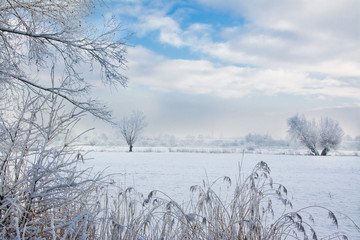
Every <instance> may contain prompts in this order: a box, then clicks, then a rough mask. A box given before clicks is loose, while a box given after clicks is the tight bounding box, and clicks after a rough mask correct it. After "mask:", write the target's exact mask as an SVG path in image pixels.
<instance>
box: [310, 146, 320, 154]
mask: <svg viewBox="0 0 360 240" xmlns="http://www.w3.org/2000/svg"><path fill="white" fill-rule="evenodd" d="M310 151H311V152H312V153H313V154H314V155H315V156H319V152H318V150H316V148H313V147H310Z"/></svg>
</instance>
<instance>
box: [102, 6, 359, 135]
mask: <svg viewBox="0 0 360 240" xmlns="http://www.w3.org/2000/svg"><path fill="white" fill-rule="evenodd" d="M108 5H109V8H107V9H105V11H106V14H105V15H106V16H110V15H114V16H115V17H117V18H118V19H119V20H120V21H121V22H122V24H123V26H124V28H125V29H126V31H129V32H132V33H133V35H132V37H131V38H130V39H129V41H128V44H129V45H132V46H133V47H129V49H128V55H127V60H128V63H127V66H128V70H127V71H126V72H125V74H126V75H127V76H128V77H129V84H128V87H127V88H126V89H119V90H118V91H116V92H115V91H114V92H112V94H111V95H108V94H104V96H103V97H104V98H105V100H106V101H108V102H109V105H110V107H111V108H112V109H113V111H114V116H115V117H118V118H121V116H122V115H125V114H128V113H130V112H131V110H134V109H137V110H141V111H143V112H144V113H145V114H146V116H147V119H148V122H149V126H148V128H147V129H146V132H145V134H146V135H158V134H171V135H178V136H187V135H194V136H197V135H199V134H202V135H207V136H214V137H219V136H223V137H235V136H244V135H246V134H247V133H269V134H271V135H272V136H273V137H275V138H283V137H285V136H286V129H287V127H286V119H287V118H289V117H291V116H293V115H294V114H296V113H300V114H305V115H306V116H307V117H308V118H320V117H322V116H329V117H331V118H334V119H337V120H338V121H339V122H340V124H341V126H342V127H343V129H344V130H345V132H346V134H349V135H351V136H357V135H360V48H359V43H360V32H359V31H360V17H359V14H358V13H359V12H360V1H357V0H333V1H325V0H316V1H307V0H304V1H302V0H299V1H288V0H273V1H269V0H254V1H247V0H197V1H176V0H174V1H171V0H170V1H165V0H164V1H161V0H159V1H157V0H155V1H135V0H133V1H131V0H127V1H124V0H121V1H120V0H119V1H112V2H111V3H109V4H108Z"/></svg>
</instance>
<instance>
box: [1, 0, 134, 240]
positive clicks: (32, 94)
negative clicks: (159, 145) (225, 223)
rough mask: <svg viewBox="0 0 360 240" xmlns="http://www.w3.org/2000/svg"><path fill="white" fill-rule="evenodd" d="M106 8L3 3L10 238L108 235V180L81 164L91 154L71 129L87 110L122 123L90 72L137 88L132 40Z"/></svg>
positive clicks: (41, 1) (68, 2)
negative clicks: (103, 193) (127, 70)
mask: <svg viewBox="0 0 360 240" xmlns="http://www.w3.org/2000/svg"><path fill="white" fill-rule="evenodd" d="M101 4H103V2H102V1H96V0H1V1H0V100H1V101H0V170H1V171H0V225H1V231H0V238H1V239H85V238H91V239H99V238H100V236H102V237H103V238H105V236H106V232H101V230H100V229H110V227H109V228H102V227H101V223H103V221H102V222H98V221H97V220H96V219H97V216H98V215H99V214H100V213H99V211H101V209H103V208H102V207H101V206H100V205H99V204H101V200H99V198H98V197H99V194H95V191H96V190H97V189H100V188H99V186H100V187H102V186H103V185H104V182H103V181H102V178H101V177H100V176H93V177H90V173H89V172H88V171H86V170H78V169H77V168H76V165H77V164H78V162H79V161H80V162H81V160H83V155H82V154H81V153H80V152H78V150H77V149H76V148H74V146H73V144H74V143H75V142H76V139H77V137H76V135H73V134H72V133H71V131H72V129H74V127H75V126H76V123H77V122H78V121H80V120H81V118H82V116H83V115H84V114H86V113H91V114H92V115H94V116H96V117H98V118H100V119H103V120H105V121H109V122H111V121H112V120H111V117H110V111H109V110H108V109H107V108H104V106H103V104H101V103H100V102H98V101H96V100H94V99H93V98H92V97H91V87H92V83H93V82H94V81H89V79H87V78H86V77H87V76H88V74H98V75H99V79H101V81H102V83H104V84H105V85H110V86H113V85H120V86H125V85H126V82H127V78H126V77H125V76H124V75H123V73H122V72H123V69H124V67H125V65H124V63H125V54H126V44H125V41H124V37H125V36H124V35H123V31H122V30H121V27H120V25H119V24H118V23H117V22H116V21H115V20H114V19H109V20H106V19H104V20H101V19H100V18H99V17H98V16H94V14H95V13H96V10H95V9H97V7H99V6H101ZM95 17H96V25H95V24H93V22H95V21H94V18H95ZM83 72H90V73H87V75H83V74H82V73H83ZM100 215H101V217H102V218H104V217H106V214H100ZM74 229H76V231H74ZM104 231H105V230H104Z"/></svg>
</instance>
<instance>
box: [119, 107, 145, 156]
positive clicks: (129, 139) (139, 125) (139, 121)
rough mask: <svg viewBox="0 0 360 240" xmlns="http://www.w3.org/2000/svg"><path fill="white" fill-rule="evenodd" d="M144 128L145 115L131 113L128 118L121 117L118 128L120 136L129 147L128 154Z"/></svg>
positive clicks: (137, 112) (135, 112)
mask: <svg viewBox="0 0 360 240" xmlns="http://www.w3.org/2000/svg"><path fill="white" fill-rule="evenodd" d="M146 126H147V123H146V119H145V115H144V113H143V112H141V111H133V112H132V113H131V115H130V116H128V117H123V119H122V121H121V122H120V124H119V127H120V132H121V135H122V136H123V137H124V139H125V141H126V143H127V144H128V145H129V152H132V150H133V146H134V144H135V142H136V141H137V140H138V138H139V136H140V134H141V133H142V131H143V130H144V128H145V127H146Z"/></svg>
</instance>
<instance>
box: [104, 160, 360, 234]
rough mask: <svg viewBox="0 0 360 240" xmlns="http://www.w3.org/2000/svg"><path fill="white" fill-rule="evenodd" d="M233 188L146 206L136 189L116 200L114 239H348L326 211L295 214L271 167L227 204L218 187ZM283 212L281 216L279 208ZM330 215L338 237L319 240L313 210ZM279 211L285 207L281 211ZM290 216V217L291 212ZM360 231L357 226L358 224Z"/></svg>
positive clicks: (205, 189) (152, 199) (157, 197)
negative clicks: (185, 199) (276, 211)
mask: <svg viewBox="0 0 360 240" xmlns="http://www.w3.org/2000/svg"><path fill="white" fill-rule="evenodd" d="M221 182H225V183H226V184H229V185H230V184H232V180H231V179H230V178H229V177H223V178H219V179H218V180H216V181H214V182H212V183H211V184H209V183H206V182H205V181H204V182H203V184H202V185H194V186H191V187H190V191H192V192H193V194H194V198H193V199H192V200H191V201H190V202H188V203H187V204H181V205H180V204H178V203H176V202H175V201H174V200H172V199H171V198H170V197H169V196H168V195H167V194H166V193H164V192H161V191H156V190H154V191H151V192H150V193H149V194H148V196H147V197H146V198H145V200H143V197H142V195H141V194H138V193H136V191H135V190H134V189H132V188H128V189H126V190H125V191H123V192H121V193H120V194H119V195H118V197H117V199H116V200H114V205H113V206H115V209H116V211H113V212H112V214H111V228H110V229H111V230H110V231H109V236H111V239H259V240H260V239H323V238H324V237H327V238H325V239H347V237H346V236H345V235H343V234H340V233H337V232H336V230H337V225H338V221H337V218H336V216H335V215H334V213H333V212H332V211H330V210H328V209H327V208H325V207H315V206H309V207H307V208H303V209H300V210H298V211H292V210H291V209H292V204H291V202H290V200H289V199H288V197H287V189H286V188H285V187H284V186H283V185H281V184H277V183H274V182H273V181H272V179H271V177H270V169H269V167H268V166H267V164H266V163H265V162H259V163H258V164H257V165H256V166H255V168H254V169H253V171H252V173H251V174H250V175H249V176H248V177H247V178H245V179H241V178H240V177H239V178H238V179H236V182H235V185H236V186H235V190H234V192H233V193H232V198H231V199H230V200H229V201H225V200H224V199H223V198H222V197H221V196H220V195H219V194H217V193H216V192H215V191H214V190H213V189H215V186H216V185H217V184H222V183H221ZM279 203H280V204H281V205H282V206H283V207H282V210H283V212H281V213H278V214H277V213H275V212H274V207H273V205H279ZM313 208H317V209H318V210H322V211H325V212H327V213H328V217H329V219H328V220H326V219H321V222H323V223H324V222H326V221H328V222H332V223H333V225H334V233H331V234H329V235H328V236H322V237H323V238H319V237H318V236H317V233H316V231H315V230H314V227H313V225H314V222H315V220H314V218H313V217H312V216H311V215H309V214H308V212H309V210H311V209H313ZM277 209H279V206H277ZM288 209H290V211H288V212H287V210H288ZM354 226H355V227H357V226H356V224H355V223H354ZM357 229H358V227H357Z"/></svg>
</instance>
